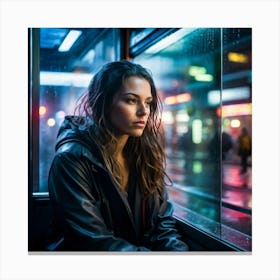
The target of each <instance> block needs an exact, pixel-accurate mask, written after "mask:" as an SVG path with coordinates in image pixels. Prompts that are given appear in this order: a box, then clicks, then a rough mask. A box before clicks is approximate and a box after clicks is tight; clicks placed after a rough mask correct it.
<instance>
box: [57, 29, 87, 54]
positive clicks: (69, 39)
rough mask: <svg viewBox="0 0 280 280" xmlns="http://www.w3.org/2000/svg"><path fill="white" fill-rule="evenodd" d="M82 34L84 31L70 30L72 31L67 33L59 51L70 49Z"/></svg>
mask: <svg viewBox="0 0 280 280" xmlns="http://www.w3.org/2000/svg"><path fill="white" fill-rule="evenodd" d="M81 34H82V31H79V30H70V32H69V33H68V34H67V35H66V37H65V39H64V40H63V42H62V43H61V45H60V47H59V48H58V51H59V52H67V51H69V50H70V49H71V47H72V46H73V44H74V43H75V42H76V40H77V39H78V38H79V37H80V35H81Z"/></svg>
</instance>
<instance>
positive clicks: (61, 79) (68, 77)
mask: <svg viewBox="0 0 280 280" xmlns="http://www.w3.org/2000/svg"><path fill="white" fill-rule="evenodd" d="M92 77H93V75H92V74H87V73H70V72H44V71H41V72H40V85H42V86H72V87H85V88H86V87H88V85H89V83H90V81H91V79H92Z"/></svg>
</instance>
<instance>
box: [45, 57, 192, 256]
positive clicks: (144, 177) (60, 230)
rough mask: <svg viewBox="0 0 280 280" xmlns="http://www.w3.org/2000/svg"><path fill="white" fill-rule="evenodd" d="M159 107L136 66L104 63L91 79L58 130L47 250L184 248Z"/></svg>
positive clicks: (149, 81)
mask: <svg viewBox="0 0 280 280" xmlns="http://www.w3.org/2000/svg"><path fill="white" fill-rule="evenodd" d="M158 106H159V99H158V96H157V93H156V89H155V85H154V82H153V80H152V77H151V75H150V74H149V72H148V71H147V70H146V69H144V68H143V67H142V66H140V65H137V64H134V63H131V62H129V61H118V62H112V63H108V64H106V65H105V66H103V68H102V69H101V70H100V71H99V72H98V73H97V74H96V75H95V76H94V77H93V79H92V81H91V83H90V85H89V89H88V92H87V94H86V95H85V96H84V97H83V98H82V101H81V102H80V104H79V105H78V108H77V110H76V112H78V114H75V115H76V116H72V117H70V116H68V117H66V118H65V121H64V123H63V124H62V126H61V128H60V130H59V132H58V138H57V143H56V154H55V157H54V160H53V163H52V166H51V169H50V173H49V193H50V198H51V201H52V205H53V209H54V220H53V224H52V231H51V235H50V243H49V246H48V249H49V250H63V251H185V250H188V246H187V245H186V244H185V243H184V242H182V241H181V240H180V239H179V235H178V233H177V230H176V228H175V221H174V219H173V218H172V205H171V204H170V202H169V201H168V200H167V193H166V190H165V178H166V176H165V172H164V160H165V158H164V151H163V149H162V146H161V144H160V141H159V139H160V133H159V131H160V121H159V119H158Z"/></svg>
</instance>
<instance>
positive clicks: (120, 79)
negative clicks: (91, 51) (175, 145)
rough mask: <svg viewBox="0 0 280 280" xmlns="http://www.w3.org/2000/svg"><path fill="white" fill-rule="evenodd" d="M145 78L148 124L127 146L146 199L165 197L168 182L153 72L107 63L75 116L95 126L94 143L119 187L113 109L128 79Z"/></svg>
mask: <svg viewBox="0 0 280 280" xmlns="http://www.w3.org/2000/svg"><path fill="white" fill-rule="evenodd" d="M133 76H136V77H140V78H144V79H145V80H146V81H148V82H149V84H150V86H151V94H152V103H151V105H150V115H149V118H148V121H147V125H146V127H145V129H144V131H143V133H142V135H141V136H140V137H132V136H130V137H129V138H128V141H127V143H126V145H125V147H124V153H125V156H126V159H127V160H129V162H128V163H129V166H133V165H134V166H135V169H136V172H137V175H138V176H137V179H138V182H139V183H140V185H141V186H142V191H143V193H144V195H145V196H146V197H147V196H149V195H152V194H154V193H159V194H160V195H161V194H162V190H163V188H164V185H165V184H166V179H169V178H168V176H167V174H166V173H165V153H164V141H163V139H164V138H163V135H162V126H161V115H160V114H161V108H162V107H161V101H160V99H159V97H158V95H157V91H156V87H155V84H154V81H153V78H152V75H151V74H150V72H149V71H148V70H147V69H145V68H144V67H142V66H141V65H139V64H135V63H132V62H130V61H127V60H121V61H115V62H110V63H107V64H105V65H104V66H103V67H102V68H101V69H100V70H99V71H98V72H97V73H96V74H95V75H94V77H93V78H92V80H91V82H90V84H89V87H88V91H87V92H86V93H85V95H83V96H82V98H81V99H80V101H79V103H78V105H77V107H76V109H75V114H77V113H78V116H81V115H84V116H86V118H83V119H87V120H93V122H94V124H95V130H94V131H95V132H94V133H95V135H94V136H95V137H94V138H95V140H96V141H97V143H98V144H99V145H100V147H101V152H102V154H103V158H104V161H105V164H106V166H107V168H108V170H109V172H110V173H111V176H112V178H113V179H114V180H115V182H116V183H117V184H118V185H119V186H120V185H121V182H122V176H121V172H120V166H119V164H118V162H117V160H116V157H115V151H116V145H117V141H118V140H117V138H116V137H115V135H114V128H113V126H112V123H111V120H110V118H109V117H108V116H110V110H111V108H112V104H113V99H114V96H115V95H116V94H118V93H119V91H120V89H121V88H122V86H123V84H124V81H125V79H127V78H129V77H133Z"/></svg>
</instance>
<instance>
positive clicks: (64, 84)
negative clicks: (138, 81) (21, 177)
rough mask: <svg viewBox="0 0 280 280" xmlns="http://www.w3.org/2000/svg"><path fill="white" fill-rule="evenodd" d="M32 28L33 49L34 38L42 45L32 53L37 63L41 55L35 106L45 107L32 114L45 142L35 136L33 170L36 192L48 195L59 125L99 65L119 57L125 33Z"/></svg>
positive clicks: (36, 76)
mask: <svg viewBox="0 0 280 280" xmlns="http://www.w3.org/2000/svg"><path fill="white" fill-rule="evenodd" d="M30 31H31V38H30V39H32V40H31V42H32V43H33V46H32V47H33V49H32V51H33V52H34V49H36V47H35V46H34V44H35V43H34V42H37V48H38V50H37V53H35V54H34V53H33V54H32V55H33V57H34V58H33V57H32V55H31V61H33V60H34V61H36V60H38V56H39V58H40V59H39V61H40V63H39V65H38V67H37V71H36V69H34V68H35V67H34V66H33V67H31V68H32V72H31V76H32V77H31V78H32V80H33V88H32V89H33V94H32V101H33V103H32V106H33V109H34V108H35V110H38V111H39V112H33V115H32V122H33V132H34V134H36V132H37V134H38V135H39V142H38V141H36V140H34V143H33V146H32V149H33V161H34V160H35V159H36V154H38V156H37V161H36V160H35V161H36V162H37V165H36V162H35V163H34V165H35V167H34V169H33V192H38V193H40V194H42V193H44V192H47V191H48V189H47V179H48V172H49V168H50V164H51V161H52V159H53V156H54V151H55V150H54V147H55V140H56V135H57V132H58V128H59V126H60V124H61V122H62V120H63V118H64V116H65V115H67V114H73V110H74V107H75V104H76V101H77V99H78V97H79V96H80V95H81V94H83V93H84V92H85V91H86V89H87V87H88V84H89V81H90V79H91V78H92V76H93V75H94V73H95V72H96V71H97V70H98V68H99V67H100V66H101V65H103V64H104V63H105V62H109V61H113V60H117V59H119V53H120V34H119V33H120V32H119V30H118V29H110V28H107V29H102V28H80V29H77V28H73V29H72V28H40V29H35V30H34V29H33V30H30ZM32 36H33V37H32ZM65 42H68V45H65V44H64V43H65ZM63 46H64V47H63ZM62 47H63V48H62ZM36 55H37V57H36ZM32 58H33V60H32ZM33 63H34V62H33ZM36 82H37V85H38V91H39V96H38V94H37V93H36V89H35V88H36V87H35V84H36ZM36 98H37V102H36ZM37 115H38V119H37V118H36V116H37ZM34 127H35V128H36V127H37V129H34ZM38 166H39V168H38ZM37 170H38V171H37ZM36 172H37V175H36ZM36 176H37V178H36Z"/></svg>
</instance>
